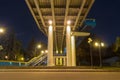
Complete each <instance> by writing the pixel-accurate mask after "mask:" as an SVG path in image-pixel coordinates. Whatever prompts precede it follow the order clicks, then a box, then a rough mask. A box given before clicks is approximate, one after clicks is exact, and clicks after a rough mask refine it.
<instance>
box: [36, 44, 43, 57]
mask: <svg viewBox="0 0 120 80" xmlns="http://www.w3.org/2000/svg"><path fill="white" fill-rule="evenodd" d="M41 47H42V46H41V44H38V45H37V46H36V47H35V56H37V49H40V48H41Z"/></svg>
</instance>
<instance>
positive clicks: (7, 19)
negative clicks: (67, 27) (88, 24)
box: [0, 0, 120, 46]
mask: <svg viewBox="0 0 120 80" xmlns="http://www.w3.org/2000/svg"><path fill="white" fill-rule="evenodd" d="M119 8H120V0H95V3H94V5H93V6H92V9H91V10H90V12H89V14H88V18H95V19H96V23H97V25H96V27H95V28H94V29H93V30H92V32H93V33H96V34H97V35H98V36H100V37H101V38H102V39H103V40H104V41H105V42H106V43H107V44H111V43H113V42H114V41H115V39H116V37H117V36H120V20H119V19H120V9H119ZM0 26H3V27H6V28H7V30H11V29H13V30H14V31H15V33H16V36H17V38H19V39H21V40H22V42H23V43H24V44H25V46H26V45H27V44H28V41H29V40H30V39H31V37H33V36H34V37H35V38H37V40H42V41H43V42H47V38H46V37H44V34H43V33H41V32H40V31H39V29H38V28H37V25H36V23H35V21H34V19H33V17H32V15H31V13H30V11H29V9H28V7H27V5H26V3H25V1H24V0H0Z"/></svg>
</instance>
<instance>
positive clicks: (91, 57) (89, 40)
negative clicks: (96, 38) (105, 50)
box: [88, 38, 93, 68]
mask: <svg viewBox="0 0 120 80" xmlns="http://www.w3.org/2000/svg"><path fill="white" fill-rule="evenodd" d="M91 42H92V38H88V43H89V45H90V60H91V68H92V67H93V55H92V46H91Z"/></svg>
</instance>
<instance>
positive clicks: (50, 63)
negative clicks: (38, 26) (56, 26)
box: [47, 26, 54, 66]
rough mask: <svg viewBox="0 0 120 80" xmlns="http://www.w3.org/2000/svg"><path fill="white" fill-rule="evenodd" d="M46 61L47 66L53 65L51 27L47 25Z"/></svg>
mask: <svg viewBox="0 0 120 80" xmlns="http://www.w3.org/2000/svg"><path fill="white" fill-rule="evenodd" d="M47 58H48V61H47V66H54V62H53V61H54V60H53V27H52V26H49V27H48V56H47Z"/></svg>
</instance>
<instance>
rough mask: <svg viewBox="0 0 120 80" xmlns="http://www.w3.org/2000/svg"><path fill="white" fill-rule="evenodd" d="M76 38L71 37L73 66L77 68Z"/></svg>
mask: <svg viewBox="0 0 120 80" xmlns="http://www.w3.org/2000/svg"><path fill="white" fill-rule="evenodd" d="M75 49H76V48H75V36H71V53H72V66H76V50H75Z"/></svg>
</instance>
